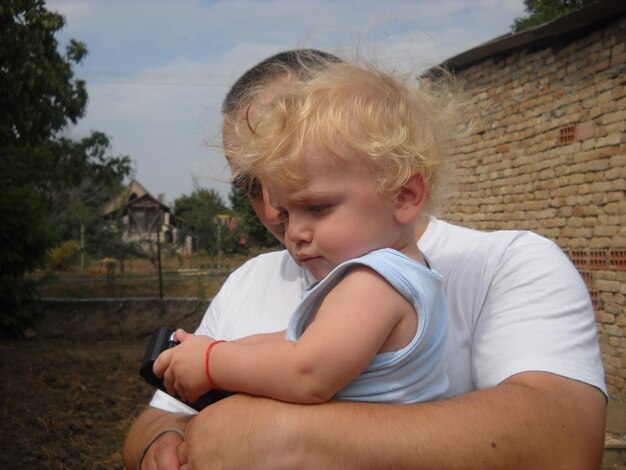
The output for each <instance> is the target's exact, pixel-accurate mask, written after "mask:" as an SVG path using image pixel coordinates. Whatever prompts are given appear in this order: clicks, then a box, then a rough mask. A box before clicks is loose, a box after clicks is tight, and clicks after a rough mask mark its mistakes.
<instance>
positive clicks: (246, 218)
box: [228, 186, 280, 248]
mask: <svg viewBox="0 0 626 470" xmlns="http://www.w3.org/2000/svg"><path fill="white" fill-rule="evenodd" d="M228 198H229V199H230V205H231V207H232V208H233V214H234V216H235V218H236V219H237V220H238V221H239V224H240V227H241V229H242V230H243V231H244V232H245V234H246V235H247V237H246V238H247V240H248V245H249V246H255V247H258V248H273V247H277V246H279V245H280V242H279V241H278V240H276V238H275V237H274V235H272V234H271V233H270V231H269V230H267V229H266V228H265V227H264V226H263V224H262V223H261V221H260V220H259V218H258V217H257V216H256V214H255V212H254V209H253V208H252V205H251V204H250V199H249V198H248V192H247V191H246V190H245V189H241V188H238V187H236V186H231V187H230V194H229V195H228Z"/></svg>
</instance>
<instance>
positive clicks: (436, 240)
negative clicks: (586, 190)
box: [420, 219, 554, 253]
mask: <svg viewBox="0 0 626 470" xmlns="http://www.w3.org/2000/svg"><path fill="white" fill-rule="evenodd" d="M422 243H423V245H424V247H423V248H422V249H424V250H425V251H428V249H436V250H440V249H446V250H454V251H456V250H460V251H466V250H484V251H485V252H487V253H492V252H493V251H498V250H507V249H512V248H517V247H523V246H526V245H554V242H552V241H551V240H549V239H547V238H545V237H543V236H541V235H538V234H536V233H534V232H530V231H527V230H494V231H482V230H476V229H472V228H467V227H462V226H459V225H454V224H451V223H448V222H444V221H441V220H437V219H432V220H431V221H430V222H429V224H428V229H427V230H426V232H425V233H424V236H423V237H422V239H420V247H422Z"/></svg>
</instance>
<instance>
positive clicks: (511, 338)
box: [150, 218, 607, 413]
mask: <svg viewBox="0 0 626 470" xmlns="http://www.w3.org/2000/svg"><path fill="white" fill-rule="evenodd" d="M418 245H419V247H420V249H421V250H422V251H423V252H424V254H425V255H426V257H427V258H428V260H429V262H431V263H432V264H433V265H434V267H435V268H436V269H437V271H438V272H440V273H441V274H442V275H443V279H444V290H445V292H446V299H447V301H448V310H449V313H448V317H449V318H448V319H449V325H448V366H447V372H448V376H449V378H450V388H449V390H448V392H447V394H446V396H447V397H452V396H456V395H460V394H463V393H467V392H470V391H472V390H476V389H480V388H486V387H491V386H494V385H497V384H498V383H500V382H502V381H503V380H505V379H507V378H508V377H511V376H512V375H514V374H517V373H520V372H526V371H543V372H551V373H554V374H558V375H562V376H565V377H569V378H572V379H576V380H579V381H581V382H585V383H588V384H590V385H593V386H595V387H597V388H599V389H600V390H602V391H603V392H604V393H605V395H606V394H607V391H606V385H605V382H604V369H603V366H602V360H601V355H600V349H599V346H598V340H597V332H596V325H595V317H594V313H593V309H592V306H591V300H590V298H589V295H588V293H587V289H586V286H585V284H584V282H583V281H582V278H581V277H580V275H579V274H578V272H577V271H576V269H575V268H574V266H573V265H572V264H571V263H570V262H569V260H568V259H567V257H566V256H565V255H564V254H563V252H562V251H561V249H560V248H559V247H558V246H557V245H556V244H555V243H553V242H551V241H549V240H547V239H545V238H543V237H540V236H538V235H536V234H533V233H531V232H525V231H496V232H479V231H476V230H471V229H466V228H463V227H459V226H455V225H451V224H448V223H446V222H442V221H440V220H437V219H434V218H433V219H431V221H430V222H429V225H428V228H427V230H426V232H425V233H424V234H423V235H422V237H421V238H420V240H419V242H418ZM313 281H314V279H313V278H312V276H311V275H310V274H309V273H308V272H307V271H306V270H304V269H302V268H300V267H298V266H297V265H296V264H295V263H294V261H293V260H292V259H291V257H290V256H289V254H288V253H287V251H284V250H283V251H279V252H274V253H268V254H265V255H261V256H258V257H256V258H254V259H252V260H250V261H248V262H247V263H245V264H244V265H243V266H242V267H240V268H239V269H238V270H236V271H235V272H234V273H233V274H231V276H230V277H229V278H228V279H227V281H226V282H225V283H224V285H223V286H222V289H221V290H220V292H219V293H218V294H217V295H216V297H215V299H214V300H213V301H212V302H211V304H210V305H209V308H208V310H207V312H206V313H205V315H204V318H203V319H202V322H201V323H200V326H199V328H198V330H197V331H196V333H197V334H204V335H208V336H211V337H212V338H215V339H223V340H232V339H237V338H241V337H243V336H248V335H251V334H256V333H265V332H272V331H279V330H283V329H285V328H286V327H287V323H288V321H289V318H290V316H291V313H292V312H293V310H294V309H295V307H296V306H297V305H298V303H299V302H300V295H301V293H302V292H303V291H304V290H305V289H306V288H307V287H308V286H309V285H310V284H311V283H312V282H313ZM150 404H151V406H154V407H156V408H161V409H164V410H168V411H172V412H176V411H182V412H187V413H193V412H194V411H193V410H192V409H191V408H188V407H187V406H185V405H183V404H182V403H180V402H179V401H177V400H175V399H173V398H172V397H170V396H168V395H167V394H165V393H163V392H160V391H157V393H156V394H155V396H154V398H153V399H152V401H151V403H150Z"/></svg>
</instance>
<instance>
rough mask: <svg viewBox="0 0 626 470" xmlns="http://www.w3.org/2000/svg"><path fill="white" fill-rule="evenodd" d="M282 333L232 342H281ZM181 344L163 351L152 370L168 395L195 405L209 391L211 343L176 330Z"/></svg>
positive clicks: (207, 338) (253, 336) (283, 332)
mask: <svg viewBox="0 0 626 470" xmlns="http://www.w3.org/2000/svg"><path fill="white" fill-rule="evenodd" d="M284 338H285V331H278V332H275V333H263V334H256V335H250V336H246V337H244V338H241V339H238V340H236V341H235V343H237V344H246V345H254V344H259V343H262V342H264V341H282V340H283V339H284ZM176 339H177V340H178V341H180V344H179V345H178V346H176V347H174V348H171V349H168V350H166V351H163V352H162V353H161V354H160V355H159V357H158V358H157V359H156V361H154V365H153V371H154V374H155V375H156V376H157V377H163V384H164V385H165V388H166V389H167V391H168V393H170V394H172V395H174V394H177V395H179V396H180V397H181V399H182V400H183V401H188V402H194V401H196V400H197V399H198V398H200V396H202V395H203V394H205V393H206V392H208V391H209V390H210V388H211V387H210V384H209V381H208V379H207V377H206V364H205V358H206V351H207V348H208V347H209V345H210V344H211V343H212V342H213V341H214V340H213V339H212V338H210V337H208V336H203V335H193V334H190V333H187V332H185V331H184V330H182V329H178V330H176Z"/></svg>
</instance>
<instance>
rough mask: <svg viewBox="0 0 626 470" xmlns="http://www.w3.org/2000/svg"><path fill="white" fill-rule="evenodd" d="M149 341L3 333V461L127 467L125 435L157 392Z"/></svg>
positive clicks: (1, 464)
mask: <svg viewBox="0 0 626 470" xmlns="http://www.w3.org/2000/svg"><path fill="white" fill-rule="evenodd" d="M144 347H145V341H143V340H141V341H140V340H133V341H132V342H128V343H124V342H120V341H110V340H109V341H102V342H81V343H74V342H71V341H68V340H56V339H55V340H52V339H45V340H43V339H31V340H21V341H20V340H14V339H6V338H5V339H3V342H2V345H1V346H0V375H1V377H2V379H1V382H0V384H1V386H0V400H1V402H0V403H1V407H0V418H1V420H2V431H1V432H0V433H1V437H0V468H20V469H118V468H123V464H122V445H123V442H124V436H125V435H126V432H127V431H128V428H129V427H130V425H131V423H132V419H133V417H134V416H136V415H137V414H138V413H139V412H140V411H141V409H143V407H144V406H145V404H146V403H147V401H148V399H149V397H150V396H151V394H152V389H151V387H150V386H149V385H147V384H145V383H143V382H142V381H141V380H140V379H139V377H138V375H137V370H138V368H139V364H140V361H141V358H142V356H143V351H144Z"/></svg>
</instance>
